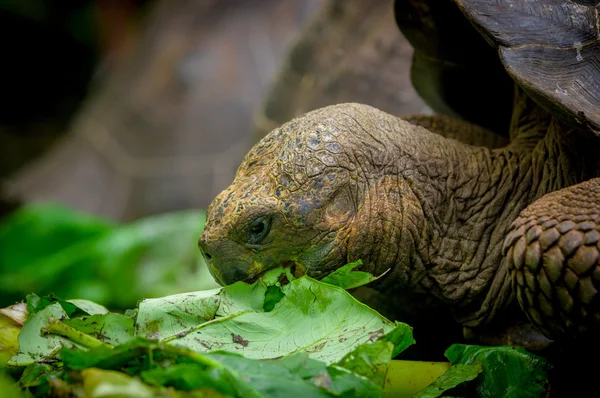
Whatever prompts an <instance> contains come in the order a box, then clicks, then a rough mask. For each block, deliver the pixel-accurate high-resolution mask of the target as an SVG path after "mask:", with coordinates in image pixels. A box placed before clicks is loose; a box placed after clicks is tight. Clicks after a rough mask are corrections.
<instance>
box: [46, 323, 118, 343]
mask: <svg viewBox="0 0 600 398" xmlns="http://www.w3.org/2000/svg"><path fill="white" fill-rule="evenodd" d="M42 333H51V334H57V335H59V336H62V337H65V338H67V339H69V340H71V341H73V342H74V343H77V344H79V345H82V346H84V347H86V348H96V347H107V348H113V346H111V345H110V344H107V343H105V342H103V341H100V340H98V339H96V338H94V337H92V336H90V335H89V334H85V333H83V332H80V331H79V330H77V329H75V328H74V327H72V326H69V325H65V324H64V323H62V322H61V321H60V319H56V318H50V319H49V320H48V325H46V327H45V328H43V329H42Z"/></svg>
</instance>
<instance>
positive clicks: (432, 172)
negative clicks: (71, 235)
mask: <svg viewBox="0 0 600 398" xmlns="http://www.w3.org/2000/svg"><path fill="white" fill-rule="evenodd" d="M440 4H445V3H444V2H441V1H433V0H432V1H411V0H398V1H397V2H396V10H397V12H398V10H400V11H402V10H405V11H406V12H407V13H412V14H411V15H413V16H414V17H415V18H417V19H416V20H415V19H412V20H411V19H410V18H408V19H404V18H403V17H402V15H399V16H398V22H399V24H400V27H401V29H403V31H405V34H407V38H408V39H409V40H410V41H411V42H412V44H413V45H415V47H416V51H415V54H416V57H415V59H417V58H418V57H419V56H422V57H423V58H424V59H425V62H424V63H422V64H421V65H424V69H426V70H429V71H432V72H433V73H434V74H435V73H437V75H435V76H432V77H431V79H432V80H433V81H434V82H438V83H440V84H441V85H442V86H441V87H440V86H439V85H438V86H435V85H431V84H430V85H429V87H428V89H427V82H425V83H423V79H426V78H427V76H426V75H425V74H424V73H423V71H422V70H418V71H415V68H414V67H413V71H412V72H413V81H415V80H416V81H420V82H421V83H423V84H421V86H420V87H422V88H426V89H425V90H424V91H426V92H427V95H428V96H424V97H425V99H426V100H427V101H428V102H430V103H437V104H439V106H440V107H442V108H444V107H445V109H454V110H456V109H461V106H460V99H461V98H460V94H458V93H448V92H447V91H445V90H444V88H445V87H446V86H444V84H447V82H448V81H447V77H448V76H451V77H452V76H453V77H456V76H457V74H452V73H446V72H447V70H446V69H445V68H446V67H448V68H455V69H460V68H464V71H463V73H462V75H461V74H458V75H461V76H462V77H466V78H468V77H469V75H470V74H469V70H475V69H477V68H480V67H490V68H491V69H489V71H490V74H491V76H494V77H495V76H502V73H507V74H508V76H510V77H511V78H512V79H511V80H506V79H503V78H502V79H501V81H505V82H506V81H508V82H509V83H507V84H508V85H509V86H508V87H506V88H503V89H502V94H501V95H499V97H497V96H495V93H493V92H492V93H487V94H485V95H484V96H483V97H482V98H480V99H477V98H476V99H473V98H470V97H467V98H465V99H464V101H466V102H467V104H469V103H471V104H476V103H477V101H488V100H489V103H490V104H496V103H497V102H498V101H500V102H502V101H510V106H509V107H510V109H511V115H510V117H509V120H503V119H501V118H500V117H499V116H498V115H495V114H494V112H490V111H489V110H487V115H488V116H489V117H487V118H483V119H482V120H483V122H482V121H481V120H480V121H477V119H476V117H475V116H473V118H469V115H470V114H471V115H472V114H473V113H472V112H471V113H469V112H468V108H469V107H468V106H467V107H466V109H467V111H466V112H463V113H462V114H461V113H460V112H458V113H459V115H458V116H462V117H464V118H467V120H462V119H455V118H449V117H448V116H426V117H421V118H420V117H412V118H409V120H408V121H407V120H403V119H400V118H397V117H395V116H392V115H390V114H388V113H385V112H383V111H381V110H378V109H377V108H374V107H372V106H369V105H365V104H358V103H342V104H337V105H332V106H327V107H324V108H320V109H317V110H314V111H311V112H308V113H306V114H305V115H303V116H301V117H297V118H295V119H293V120H291V121H289V122H287V123H285V124H284V125H282V126H281V127H279V128H275V129H274V130H273V131H272V132H271V133H269V134H268V135H267V136H266V137H264V138H263V139H262V140H261V141H260V142H259V143H258V144H257V145H255V146H254V147H253V148H252V149H251V150H250V152H249V153H248V154H247V155H246V157H245V158H244V160H243V161H242V163H241V165H240V167H239V169H238V171H237V173H236V176H235V179H234V181H233V183H232V184H231V185H230V186H229V187H228V188H227V189H225V190H224V191H223V192H221V193H220V194H219V195H218V196H217V197H216V198H215V199H214V201H213V202H212V203H211V205H210V206H209V209H208V215H207V223H206V226H205V229H204V231H203V233H202V235H201V236H200V239H199V246H200V249H201V251H202V252H203V253H204V256H205V258H206V261H207V263H208V265H209V268H210V271H211V273H212V275H213V276H214V278H215V279H216V280H217V282H219V283H220V284H223V285H226V284H231V283H234V282H236V281H240V280H245V281H249V280H254V279H256V278H257V277H259V276H260V275H261V274H262V273H263V272H265V271H266V270H268V269H270V268H271V267H274V266H277V265H280V264H283V265H285V266H289V267H292V268H293V271H294V273H295V274H297V275H300V274H307V275H309V276H312V277H315V278H322V277H324V276H325V275H327V274H329V273H331V272H332V271H334V270H335V269H337V268H339V267H341V266H343V265H345V264H347V263H349V262H352V261H355V260H359V259H360V260H362V264H363V265H362V266H361V269H362V270H364V271H368V272H371V273H373V274H374V275H382V274H384V273H386V272H387V273H386V274H385V275H384V276H383V277H381V278H380V280H379V281H378V283H377V285H376V286H375V288H376V289H377V291H378V292H380V294H381V295H382V297H384V301H385V303H384V304H385V305H387V306H391V307H404V306H406V304H407V303H409V304H410V306H411V307H413V309H416V312H417V313H420V314H423V315H426V314H428V313H436V312H437V311H443V312H446V313H447V312H450V313H451V314H452V316H453V317H454V319H455V320H456V322H457V323H458V324H459V325H461V326H462V327H464V329H465V334H469V333H470V332H471V331H472V330H484V329H485V328H486V327H489V326H490V325H497V324H502V323H503V322H506V320H507V319H510V318H512V317H513V315H514V313H515V311H514V309H515V308H520V309H521V310H522V313H524V314H525V315H526V316H527V318H528V319H529V321H530V322H531V323H532V324H534V325H535V326H536V327H538V328H539V329H540V330H541V331H542V332H543V333H544V335H545V336H547V337H548V338H551V339H553V340H561V339H562V340H564V339H567V340H568V339H575V340H578V339H579V340H589V339H590V338H593V337H594V336H595V335H596V334H597V333H598V331H600V294H598V290H600V178H599V176H600V162H599V160H600V159H599V157H598V155H597V154H598V148H600V146H599V143H600V141H599V137H598V136H600V18H599V16H598V13H599V9H600V6H599V4H600V1H598V0H595V1H592V0H579V1H576V0H573V1H566V0H549V1H544V2H542V1H536V0H504V1H496V2H488V1H484V0H454V1H453V4H450V5H452V7H456V8H454V10H459V11H460V14H462V16H461V18H464V21H469V22H470V23H471V24H472V25H473V26H474V27H475V29H476V30H477V32H478V34H479V35H481V37H483V39H485V41H486V42H487V43H488V44H489V45H490V48H492V49H493V50H494V53H495V59H491V58H490V57H482V60H481V62H482V63H480V64H478V63H477V57H473V56H472V55H469V52H468V51H463V54H466V56H465V58H462V60H459V61H464V60H468V61H473V62H472V63H469V62H465V63H462V64H461V63H460V62H452V60H447V59H446V58H445V57H446V56H447V55H448V54H444V52H443V51H440V50H439V48H436V47H435V46H433V47H430V48H423V47H419V45H421V46H425V47H426V46H427V45H429V44H431V41H430V42H429V43H427V42H423V41H422V42H419V41H418V40H414V39H415V37H418V36H419V35H418V29H421V30H422V29H425V28H424V27H429V28H431V26H432V25H431V24H429V23H430V22H431V21H434V20H435V19H436V18H437V17H439V16H440V15H444V13H443V12H442V13H440V12H439V10H440V9H442V8H441V7H448V4H445V5H443V6H441V5H440ZM436 16H437V17H436ZM407 21H408V22H407ZM415 21H416V23H415ZM451 25H452V24H451V23H449V24H446V25H445V27H443V29H440V30H437V31H436V34H437V35H438V36H437V37H436V36H435V35H433V36H434V37H433V41H434V42H435V40H441V38H442V37H444V34H445V33H444V32H447V28H448V27H449V26H451ZM415 27H416V28H415ZM415 29H416V30H415ZM445 29H446V30H445ZM434 30H435V29H434ZM411 32H412V33H413V35H412V37H411ZM465 32H468V30H466V31H465ZM465 34H468V33H465ZM425 36H426V35H425ZM421 37H423V36H421ZM411 38H412V39H413V40H411ZM476 42H477V41H476V40H474V41H473V42H471V41H466V42H465V43H468V44H470V43H476ZM434 44H435V43H434ZM432 51H433V53H434V55H436V56H439V58H437V59H434V60H433V61H431V60H432V57H431V56H429V55H431V53H432ZM419 54H420V55H419ZM428 56H429V58H428ZM493 62H501V65H503V68H504V71H505V72H503V71H498V70H497V69H493V68H492V67H491V66H493ZM432 65H435V67H431V66H432ZM427 68H429V69H427ZM465 71H466V72H465ZM444 73H446V74H444ZM415 75H416V76H415ZM479 76H481V75H479ZM452 83H453V84H454V87H460V83H457V82H452ZM415 86H416V87H417V89H418V88H419V85H418V84H415ZM432 86H433V89H432ZM466 86H469V85H468V84H467V85H466ZM496 86H497V84H496V83H493V84H491V87H496ZM469 87H471V88H472V87H473V85H470V86H469ZM506 90H510V91H511V95H509V96H507V95H506ZM480 91H481V90H480ZM469 92H470V91H469ZM478 106H480V105H478ZM503 106H508V105H507V104H506V103H503ZM434 109H435V107H434ZM462 109H463V110H464V109H465V107H464V106H463V107H462ZM475 113H476V112H475ZM455 116H456V115H455ZM480 116H481V115H480ZM494 118H496V119H494ZM473 119H475V121H477V122H478V124H480V125H484V126H485V127H487V128H489V129H492V130H494V131H502V128H504V127H505V128H506V130H505V131H504V133H503V135H504V136H507V137H510V142H509V143H508V144H507V145H505V146H501V147H495V146H497V145H495V144H491V143H490V142H492V141H493V142H494V143H497V142H499V141H498V140H496V139H492V140H491V141H490V140H488V139H480V141H481V142H480V144H479V145H470V144H468V143H465V142H464V141H467V142H470V140H472V137H475V136H478V137H482V136H485V137H492V136H493V133H491V132H489V131H488V129H486V128H484V127H481V126H478V125H474V124H473V123H472V121H473ZM490 120H492V121H494V123H491V124H490V123H489V122H490ZM486 123H487V125H486ZM503 123H504V124H503ZM503 126H504V127H503ZM463 132H464V134H463ZM445 135H451V136H453V137H454V138H456V139H452V138H448V137H445ZM407 300H409V301H407ZM404 309H405V308H404Z"/></svg>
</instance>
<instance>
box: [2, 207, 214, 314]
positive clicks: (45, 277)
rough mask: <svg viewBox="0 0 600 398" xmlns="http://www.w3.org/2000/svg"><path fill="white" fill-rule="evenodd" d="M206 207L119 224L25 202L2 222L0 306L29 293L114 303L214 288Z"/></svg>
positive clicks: (123, 304)
mask: <svg viewBox="0 0 600 398" xmlns="http://www.w3.org/2000/svg"><path fill="white" fill-rule="evenodd" d="M204 220H205V213H204V211H201V210H193V211H192V210H190V211H181V212H175V213H169V214H163V215H157V216H153V217H148V218H145V219H141V220H138V221H135V222H132V223H130V224H123V225H115V224H113V223H111V222H109V221H107V220H104V219H102V218H98V217H95V216H91V215H88V214H84V213H80V212H77V211H74V210H71V209H69V208H66V207H63V206H60V205H55V204H42V205H30V206H24V207H22V208H21V209H19V210H18V211H16V212H15V213H12V214H11V215H10V216H8V217H6V218H4V219H3V220H2V221H1V222H0V292H1V293H0V305H2V306H6V305H10V304H13V303H14V302H16V301H20V300H22V299H23V298H24V297H25V294H27V293H29V292H36V293H38V294H49V293H55V294H56V295H59V296H61V297H65V298H82V299H89V300H93V301H95V302H97V303H100V304H103V305H105V306H107V307H110V308H113V309H123V308H131V307H134V306H135V305H136V302H137V300H139V299H140V298H146V297H159V296H164V295H168V294H173V293H178V292H184V291H195V290H202V289H207V288H211V287H215V286H216V284H215V282H214V281H213V278H212V276H210V274H209V273H208V269H207V268H206V266H205V264H204V260H203V259H202V256H201V255H200V252H199V250H198V248H197V246H196V241H197V239H198V236H199V235H200V232H201V230H202V228H203V226H204Z"/></svg>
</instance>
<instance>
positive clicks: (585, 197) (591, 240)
mask: <svg viewBox="0 0 600 398" xmlns="http://www.w3.org/2000/svg"><path fill="white" fill-rule="evenodd" d="M504 253H505V255H506V259H507V260H508V267H509V272H510V275H511V278H512V286H513V288H514V290H515V291H516V294H517V298H518V301H519V303H520V305H521V308H522V309H523V311H525V313H526V314H527V316H528V318H529V319H530V320H531V321H532V322H533V323H534V324H536V325H537V326H538V327H540V328H541V329H542V330H543V331H544V333H546V334H547V335H548V336H549V337H551V338H553V339H555V340H556V339H560V338H561V337H564V336H568V337H572V338H586V337H588V336H593V334H594V333H595V332H598V331H600V295H599V294H598V291H599V290H600V178H594V179H592V180H589V181H586V182H583V183H580V184H577V185H574V186H571V187H569V188H565V189H561V190H559V191H555V192H552V193H549V194H547V195H545V196H543V197H542V198H541V199H539V200H537V201H535V202H534V203H532V204H531V205H530V206H528V207H527V208H525V210H523V211H522V212H521V214H520V216H519V218H518V219H517V220H516V221H515V222H514V223H513V225H512V227H511V230H510V232H509V234H508V235H507V237H506V239H505V242H504Z"/></svg>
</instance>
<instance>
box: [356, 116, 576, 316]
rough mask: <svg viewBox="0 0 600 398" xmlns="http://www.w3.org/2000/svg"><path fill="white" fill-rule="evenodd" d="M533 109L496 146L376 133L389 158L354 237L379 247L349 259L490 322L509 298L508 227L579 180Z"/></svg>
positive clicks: (414, 133) (560, 136)
mask: <svg viewBox="0 0 600 398" xmlns="http://www.w3.org/2000/svg"><path fill="white" fill-rule="evenodd" d="M536 112H538V114H537V115H529V116H530V117H526V115H525V114H524V115H522V117H521V122H522V124H520V125H518V126H517V127H518V128H520V129H519V130H515V134H516V137H515V138H514V139H513V141H512V143H511V144H510V145H508V146H507V147H504V148H501V149H496V150H490V149H488V148H483V147H474V146H470V145H466V144H462V143H460V142H458V141H455V140H452V139H446V138H444V137H442V136H439V135H437V134H433V133H431V132H429V131H427V130H424V129H421V128H419V127H414V126H411V128H407V127H406V126H405V125H403V124H402V123H403V122H398V126H399V127H398V129H396V130H397V131H396V134H387V133H386V134H384V135H383V137H382V141H383V142H385V143H386V147H387V148H388V151H389V152H390V153H389V154H387V155H386V156H385V157H384V158H386V159H389V160H391V162H390V163H388V166H383V167H381V170H384V172H383V175H384V176H383V177H380V178H379V179H378V181H377V182H376V183H373V180H371V183H370V186H369V192H368V194H366V195H365V196H366V197H367V199H366V201H367V202H368V201H369V200H371V201H372V202H373V203H374V205H369V206H367V207H369V209H370V210H369V214H370V218H369V219H368V222H363V223H362V224H361V225H362V226H361V228H362V229H363V231H364V233H363V234H362V235H361V234H359V235H358V236H381V235H382V234H383V235H385V238H383V239H385V240H386V241H385V242H382V244H378V245H375V249H374V250H372V251H371V252H369V253H354V255H352V257H354V259H356V258H362V259H363V261H364V260H365V259H366V260H367V261H366V263H367V264H368V263H371V264H373V266H372V267H371V269H369V270H370V271H372V272H375V273H377V274H380V273H382V272H384V271H385V270H386V269H387V268H392V271H391V272H390V274H389V276H388V277H387V278H386V279H387V281H388V282H387V283H388V286H387V288H388V289H391V290H393V291H394V292H395V294H397V293H398V292H400V291H403V290H404V289H407V288H408V289H409V290H411V291H413V292H417V293H429V294H432V295H434V296H435V297H437V298H438V302H442V303H446V305H448V306H450V307H452V308H453V309H454V310H455V314H456V317H457V320H458V321H459V322H461V323H462V324H464V325H466V326H471V327H475V326H478V325H480V324H484V323H487V322H489V321H491V320H492V319H493V318H494V317H495V316H496V314H497V313H498V312H499V311H501V310H502V309H503V308H505V306H506V305H509V304H510V302H511V301H512V298H511V297H512V290H511V288H510V280H509V278H508V275H507V274H506V267H501V266H500V265H501V264H502V261H503V256H502V244H503V241H504V238H505V236H506V233H507V231H508V229H509V227H510V225H511V223H512V222H513V220H515V219H516V218H517V216H518V215H519V213H520V212H521V211H522V210H523V209H524V208H525V207H526V206H528V205H529V204H530V203H532V202H533V201H534V200H536V199H538V198H540V197H541V196H543V195H544V194H546V193H548V192H551V191H554V190H557V189H560V188H563V187H565V186H569V185H572V184H574V183H576V182H579V181H580V180H581V179H582V176H581V173H580V171H581V170H582V168H581V167H580V164H579V163H578V160H577V157H576V156H574V148H572V147H571V146H570V145H569V139H568V138H566V137H571V135H572V134H573V132H572V131H571V130H569V129H567V128H566V127H565V126H564V125H563V124H561V123H560V122H558V121H556V120H554V119H552V118H549V119H548V120H547V119H545V116H544V115H547V114H545V111H543V110H542V109H538V110H536ZM389 125H390V124H389V123H388V124H387V126H389ZM388 130H389V129H388ZM392 130H394V129H392ZM389 164H393V165H394V167H390V166H389ZM380 165H381V163H380ZM369 198H373V199H369ZM382 198H384V199H382ZM382 202H385V203H382ZM363 203H366V202H363ZM390 209H392V210H390ZM380 213H381V214H380ZM384 213H385V214H384ZM386 218H387V220H386V221H387V223H386V222H381V223H377V222H373V221H374V220H385V219H386ZM378 225H380V226H383V227H384V228H386V225H396V226H399V227H398V228H396V229H393V230H389V231H388V230H385V229H384V230H381V228H380V230H376V229H377V226H378ZM362 246H364V245H357V247H362ZM351 254H352V253H351ZM370 259H373V261H372V262H370V261H369V260H370ZM399 299H402V298H399Z"/></svg>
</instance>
